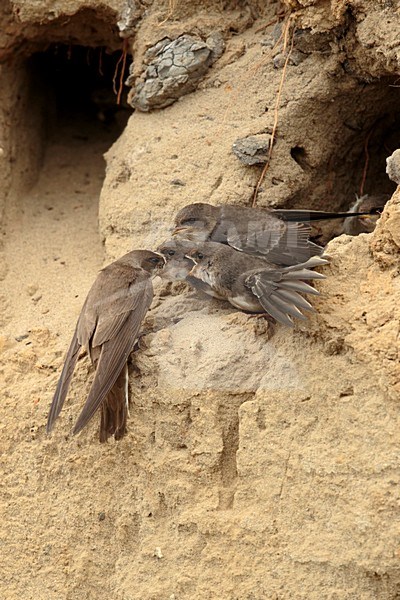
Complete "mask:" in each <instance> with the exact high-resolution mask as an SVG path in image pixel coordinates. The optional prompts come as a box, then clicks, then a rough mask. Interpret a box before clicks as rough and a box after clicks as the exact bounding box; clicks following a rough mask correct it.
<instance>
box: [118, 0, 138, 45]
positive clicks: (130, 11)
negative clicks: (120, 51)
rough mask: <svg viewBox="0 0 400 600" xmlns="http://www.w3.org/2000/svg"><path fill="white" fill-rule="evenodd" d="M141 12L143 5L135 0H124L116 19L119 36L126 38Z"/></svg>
mask: <svg viewBox="0 0 400 600" xmlns="http://www.w3.org/2000/svg"><path fill="white" fill-rule="evenodd" d="M142 12H143V7H142V6H141V5H140V3H139V2H135V0H126V1H125V4H124V6H123V7H122V10H121V12H120V14H119V18H118V21H117V27H118V29H119V35H120V37H122V38H128V37H130V36H131V35H132V34H133V33H134V31H135V26H136V24H137V23H138V21H140V19H141V17H142Z"/></svg>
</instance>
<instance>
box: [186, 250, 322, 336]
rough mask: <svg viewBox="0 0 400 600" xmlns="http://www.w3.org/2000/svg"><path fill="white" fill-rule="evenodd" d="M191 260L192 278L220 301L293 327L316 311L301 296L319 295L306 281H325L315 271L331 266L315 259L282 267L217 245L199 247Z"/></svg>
mask: <svg viewBox="0 0 400 600" xmlns="http://www.w3.org/2000/svg"><path fill="white" fill-rule="evenodd" d="M187 256H188V257H189V258H190V259H191V260H192V261H193V263H194V267H193V269H192V270H191V272H190V275H191V276H193V277H195V278H197V279H200V280H202V281H203V282H204V283H206V284H207V285H209V286H210V287H211V288H212V289H213V290H214V291H215V292H216V293H217V294H218V297H219V298H223V299H225V300H227V301H228V302H230V304H232V306H235V307H236V308H239V309H240V310H244V311H247V312H252V313H265V312H267V313H268V314H269V315H271V316H272V317H274V319H276V320H277V321H279V322H280V323H283V324H284V325H288V326H289V327H293V320H292V318H293V317H297V318H299V319H305V318H306V317H305V316H304V315H303V313H302V312H301V310H300V309H303V310H306V311H314V309H313V308H312V306H311V304H310V303H309V302H308V301H307V300H305V298H303V296H301V293H305V294H316V295H317V294H318V293H319V292H318V291H317V290H316V289H315V288H313V287H312V286H310V285H309V284H308V283H306V281H309V280H315V279H324V275H321V274H320V273H315V272H314V271H311V269H312V268H314V267H317V266H319V265H323V264H326V263H327V262H328V261H327V260H326V259H325V258H323V257H319V256H313V257H311V258H310V259H309V260H308V261H306V262H304V263H302V264H298V265H294V266H288V267H282V266H277V265H274V264H270V263H268V262H267V261H266V260H265V259H260V258H257V257H254V256H249V255H246V254H244V253H240V252H237V251H236V250H234V249H232V248H230V247H229V246H226V245H223V244H219V243H216V242H204V243H203V244H196V245H195V247H194V248H193V249H192V250H189V251H188V252H187Z"/></svg>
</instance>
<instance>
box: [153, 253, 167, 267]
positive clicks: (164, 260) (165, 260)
mask: <svg viewBox="0 0 400 600" xmlns="http://www.w3.org/2000/svg"><path fill="white" fill-rule="evenodd" d="M153 252H154V250H153ZM154 254H157V256H159V257H160V258H162V259H163V264H162V265H160V266H159V267H158V268H159V269H161V268H162V267H164V266H165V265H166V264H167V259H166V258H165V256H164V254H161V252H154Z"/></svg>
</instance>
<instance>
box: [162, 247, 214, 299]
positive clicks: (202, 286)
mask: <svg viewBox="0 0 400 600" xmlns="http://www.w3.org/2000/svg"><path fill="white" fill-rule="evenodd" d="M193 248H194V242H189V241H188V240H179V239H172V240H167V241H166V242H163V243H162V244H161V245H160V246H159V247H158V248H157V252H160V254H162V255H163V256H164V257H165V260H166V265H165V267H164V268H163V270H162V271H161V273H160V275H161V277H162V278H163V279H166V280H167V281H186V283H188V284H189V285H191V286H192V287H193V288H195V289H196V290H198V291H202V292H204V293H205V294H208V295H209V296H212V297H213V298H220V299H221V297H220V296H219V295H218V294H217V292H216V291H215V290H213V289H212V288H211V287H210V286H209V285H208V284H207V283H205V282H204V281H202V280H201V279H197V278H196V277H193V276H192V275H190V271H191V270H192V269H193V261H192V260H191V259H190V258H187V256H186V253H187V252H189V251H190V250H193Z"/></svg>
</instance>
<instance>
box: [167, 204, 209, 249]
mask: <svg viewBox="0 0 400 600" xmlns="http://www.w3.org/2000/svg"><path fill="white" fill-rule="evenodd" d="M217 224H218V208H217V207H216V206H212V205H211V204H205V203H200V202H199V203H198V204H188V206H185V207H184V208H182V209H181V210H180V211H179V212H178V214H177V215H176V217H175V229H174V231H173V233H172V235H176V236H179V237H182V238H184V239H186V240H190V241H192V242H205V241H206V240H208V239H210V236H211V233H212V232H213V230H214V229H215V227H216V226H217Z"/></svg>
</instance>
